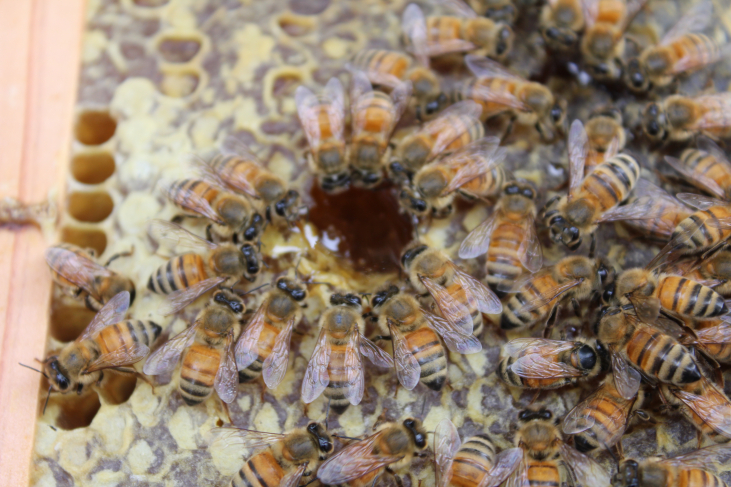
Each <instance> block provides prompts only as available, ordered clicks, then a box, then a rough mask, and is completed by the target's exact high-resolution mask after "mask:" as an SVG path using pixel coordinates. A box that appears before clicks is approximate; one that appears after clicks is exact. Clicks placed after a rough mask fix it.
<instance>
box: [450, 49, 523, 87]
mask: <svg viewBox="0 0 731 487" xmlns="http://www.w3.org/2000/svg"><path fill="white" fill-rule="evenodd" d="M465 64H466V65H467V68H469V70H470V71H471V72H472V74H474V75H475V76H476V77H477V78H499V79H509V80H517V81H525V80H524V79H523V78H522V77H520V76H518V75H517V74H515V73H512V72H510V71H508V70H507V69H506V68H505V67H504V66H503V65H502V64H500V63H499V62H497V61H493V60H492V59H489V58H486V57H483V56H476V55H474V54H468V55H467V56H465Z"/></svg>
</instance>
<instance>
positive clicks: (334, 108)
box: [324, 77, 345, 140]
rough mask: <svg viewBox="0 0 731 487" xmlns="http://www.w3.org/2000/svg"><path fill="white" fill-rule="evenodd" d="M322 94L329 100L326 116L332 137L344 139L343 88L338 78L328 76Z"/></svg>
mask: <svg viewBox="0 0 731 487" xmlns="http://www.w3.org/2000/svg"><path fill="white" fill-rule="evenodd" d="M324 96H325V97H326V98H327V99H328V100H330V104H329V105H328V118H329V119H330V127H331V129H332V132H333V137H335V138H337V139H338V140H344V138H343V132H344V130H345V89H344V88H343V84H342V83H341V82H340V80H339V79H338V78H335V77H333V78H330V79H329V80H328V82H327V84H326V85H325V93H324Z"/></svg>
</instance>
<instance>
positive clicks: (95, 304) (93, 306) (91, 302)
mask: <svg viewBox="0 0 731 487" xmlns="http://www.w3.org/2000/svg"><path fill="white" fill-rule="evenodd" d="M84 303H86V307H87V308H89V309H90V310H91V311H99V310H100V309H102V304H101V303H100V302H99V301H97V300H96V299H95V298H93V297H92V296H91V294H87V295H86V298H85V299H84Z"/></svg>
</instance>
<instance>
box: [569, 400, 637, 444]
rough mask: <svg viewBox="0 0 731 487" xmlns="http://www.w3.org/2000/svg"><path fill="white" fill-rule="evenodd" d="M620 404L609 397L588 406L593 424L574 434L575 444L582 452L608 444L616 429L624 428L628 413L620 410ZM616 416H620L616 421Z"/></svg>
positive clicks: (588, 412)
mask: <svg viewBox="0 0 731 487" xmlns="http://www.w3.org/2000/svg"><path fill="white" fill-rule="evenodd" d="M620 409H621V408H620V406H619V405H618V404H616V403H615V402H614V401H612V400H609V399H602V400H599V401H595V402H593V403H592V404H591V406H590V407H589V408H588V411H587V414H588V415H589V416H590V417H591V418H593V420H594V422H593V424H592V426H591V427H590V428H589V429H587V430H585V431H583V432H581V433H579V434H577V435H575V436H574V446H575V447H576V449H577V450H579V451H580V452H582V453H586V452H588V451H591V450H594V449H596V448H598V447H599V446H600V445H606V446H608V447H609V446H612V445H609V444H607V439H609V437H610V436H612V435H613V432H614V431H617V430H618V429H621V428H624V422H625V421H626V419H627V416H626V414H624V412H622V411H620ZM615 418H620V420H619V421H615Z"/></svg>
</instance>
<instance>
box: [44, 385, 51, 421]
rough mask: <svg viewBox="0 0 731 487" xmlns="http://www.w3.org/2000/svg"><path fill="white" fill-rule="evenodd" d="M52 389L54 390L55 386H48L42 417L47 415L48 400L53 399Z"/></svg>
mask: <svg viewBox="0 0 731 487" xmlns="http://www.w3.org/2000/svg"><path fill="white" fill-rule="evenodd" d="M51 389H53V386H52V385H51V386H48V394H46V402H45V404H43V412H42V413H41V416H43V415H44V414H46V408H47V407H48V400H49V399H51Z"/></svg>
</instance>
